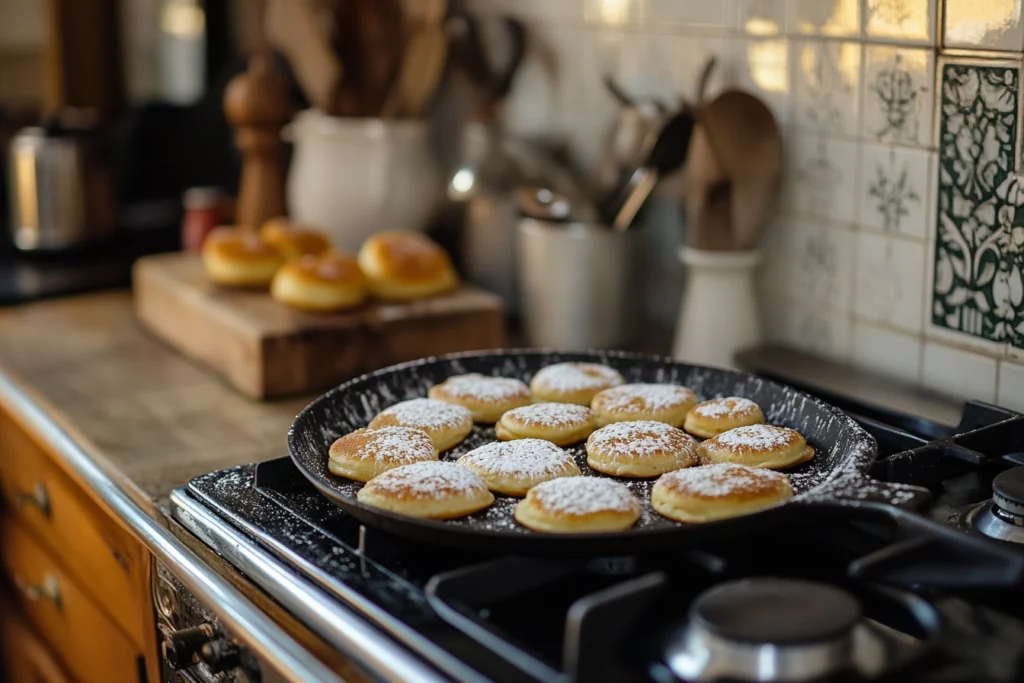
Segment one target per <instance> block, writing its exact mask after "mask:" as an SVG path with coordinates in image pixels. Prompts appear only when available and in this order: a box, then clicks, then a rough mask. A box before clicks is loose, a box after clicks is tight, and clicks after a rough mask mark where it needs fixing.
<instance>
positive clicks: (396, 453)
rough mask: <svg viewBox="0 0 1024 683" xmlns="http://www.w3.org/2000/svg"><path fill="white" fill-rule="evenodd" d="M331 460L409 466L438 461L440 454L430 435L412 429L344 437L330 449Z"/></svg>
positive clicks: (363, 431)
mask: <svg viewBox="0 0 1024 683" xmlns="http://www.w3.org/2000/svg"><path fill="white" fill-rule="evenodd" d="M330 455H331V458H335V457H338V458H344V459H354V460H362V461H367V460H372V461H374V462H375V463H378V464H383V463H385V462H388V463H395V464H408V463H413V462H419V461H420V460H435V459H436V458H437V451H436V450H434V444H433V442H431V440H430V435H429V434H427V433H426V432H424V431H422V430H420V429H413V428H412V427H381V428H379V429H360V430H357V431H355V432H352V433H351V434H349V435H347V436H343V437H341V438H340V439H338V440H337V441H335V442H334V443H333V444H332V445H331V450H330Z"/></svg>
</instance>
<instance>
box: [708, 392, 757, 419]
mask: <svg viewBox="0 0 1024 683" xmlns="http://www.w3.org/2000/svg"><path fill="white" fill-rule="evenodd" d="M755 410H760V408H759V407H758V405H757V404H756V403H754V402H753V401H751V400H750V399H749V398H740V397H738V396H731V397H729V398H713V399H711V400H710V401H705V402H704V403H698V404H697V405H696V406H694V407H693V413H694V415H699V416H701V417H724V416H725V415H733V414H736V413H740V414H743V413H752V412H754V411H755Z"/></svg>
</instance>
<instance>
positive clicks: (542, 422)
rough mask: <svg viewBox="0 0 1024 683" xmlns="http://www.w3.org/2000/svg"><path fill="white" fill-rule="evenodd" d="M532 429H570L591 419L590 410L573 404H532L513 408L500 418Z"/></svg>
mask: <svg viewBox="0 0 1024 683" xmlns="http://www.w3.org/2000/svg"><path fill="white" fill-rule="evenodd" d="M501 419H502V421H505V422H517V423H520V424H524V425H530V426H532V427H571V426H573V425H577V424H581V423H584V422H586V421H587V420H589V419H591V413H590V408H588V407H586V406H578V405H575V404H573V403H533V404H531V405H528V406H523V407H522V408H513V409H512V410H510V411H508V412H507V413H505V414H504V415H502V417H501Z"/></svg>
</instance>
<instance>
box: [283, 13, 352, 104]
mask: <svg viewBox="0 0 1024 683" xmlns="http://www.w3.org/2000/svg"><path fill="white" fill-rule="evenodd" d="M318 2H319V0H268V4H267V12H266V16H265V18H264V30H265V32H266V35H267V40H268V41H269V42H270V44H271V45H273V46H274V47H275V48H276V49H277V50H279V51H280V52H281V53H282V54H284V56H285V57H286V58H287V59H288V63H289V64H290V65H291V67H292V70H293V71H294V72H295V78H296V79H297V80H298V82H299V87H301V88H302V92H303V93H305V95H306V97H307V99H309V101H310V102H311V103H312V104H313V105H314V106H316V107H319V108H320V109H321V110H323V111H324V112H326V113H331V110H332V108H333V107H334V104H335V98H336V94H337V91H338V88H339V86H340V83H341V78H342V75H343V70H342V65H341V62H340V61H339V59H338V56H337V55H336V54H334V51H333V50H332V49H331V45H330V42H329V36H328V35H326V32H325V31H324V29H323V26H322V19H323V17H322V15H321V13H320V12H319V11H318V9H319V8H318V7H317V3H318Z"/></svg>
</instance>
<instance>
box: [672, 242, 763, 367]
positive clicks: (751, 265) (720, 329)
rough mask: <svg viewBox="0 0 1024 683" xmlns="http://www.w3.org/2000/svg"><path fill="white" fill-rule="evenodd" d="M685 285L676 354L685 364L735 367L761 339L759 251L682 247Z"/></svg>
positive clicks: (673, 350)
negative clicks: (741, 355) (743, 353)
mask: <svg viewBox="0 0 1024 683" xmlns="http://www.w3.org/2000/svg"><path fill="white" fill-rule="evenodd" d="M679 258H680V260H682V262H683V264H684V265H685V266H686V270H687V272H686V286H685V289H684V290H683V301H682V305H681V307H680V311H679V321H678V322H677V326H676V336H675V343H674V344H673V347H672V355H673V356H675V357H676V358H677V359H679V360H681V361H684V362H686V363H693V364H695V365H713V366H718V367H724V368H734V367H735V362H734V360H733V358H734V356H735V355H736V353H737V352H738V351H741V350H743V349H748V348H750V347H752V346H756V345H757V344H758V343H759V342H760V341H761V319H760V317H759V311H758V306H757V294H756V291H755V288H754V273H755V271H756V269H757V265H758V263H760V262H761V252H760V251H707V250H703V249H694V248H692V247H683V248H682V249H680V250H679Z"/></svg>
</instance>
